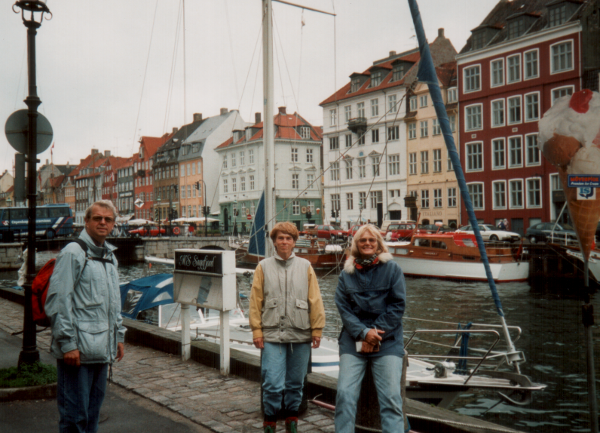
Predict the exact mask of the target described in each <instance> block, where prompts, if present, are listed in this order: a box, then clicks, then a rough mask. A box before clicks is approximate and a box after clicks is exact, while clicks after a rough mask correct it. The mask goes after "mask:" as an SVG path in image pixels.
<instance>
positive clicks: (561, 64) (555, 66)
mask: <svg viewBox="0 0 600 433" xmlns="http://www.w3.org/2000/svg"><path fill="white" fill-rule="evenodd" d="M550 50H551V53H552V54H551V56H552V66H551V72H552V73H553V74H555V73H557V72H563V71H569V70H571V69H573V42H572V41H569V42H563V43H562V44H556V45H552V47H551V48H550Z"/></svg>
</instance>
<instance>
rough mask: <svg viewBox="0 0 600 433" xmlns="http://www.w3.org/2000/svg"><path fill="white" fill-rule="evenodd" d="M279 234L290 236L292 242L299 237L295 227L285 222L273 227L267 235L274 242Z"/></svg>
mask: <svg viewBox="0 0 600 433" xmlns="http://www.w3.org/2000/svg"><path fill="white" fill-rule="evenodd" d="M279 232H281V233H283V234H286V235H290V236H291V237H292V238H294V242H296V241H297V240H298V236H299V235H300V233H298V229H297V228H296V226H295V225H294V224H292V223H291V222H287V221H286V222H282V223H277V224H275V227H273V230H271V233H270V234H269V236H271V240H272V241H273V242H275V239H277V234H278V233H279Z"/></svg>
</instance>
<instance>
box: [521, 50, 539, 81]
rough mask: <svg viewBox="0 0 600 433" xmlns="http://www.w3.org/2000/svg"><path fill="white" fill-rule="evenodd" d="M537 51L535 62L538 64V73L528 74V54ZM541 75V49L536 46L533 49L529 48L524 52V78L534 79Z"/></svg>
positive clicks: (525, 79)
mask: <svg viewBox="0 0 600 433" xmlns="http://www.w3.org/2000/svg"><path fill="white" fill-rule="evenodd" d="M529 53H536V57H535V64H536V74H535V75H531V76H529V75H527V64H528V62H527V54H529ZM539 77H540V50H539V48H534V49H533V50H527V51H524V52H523V80H524V81H527V80H534V79H536V78H539Z"/></svg>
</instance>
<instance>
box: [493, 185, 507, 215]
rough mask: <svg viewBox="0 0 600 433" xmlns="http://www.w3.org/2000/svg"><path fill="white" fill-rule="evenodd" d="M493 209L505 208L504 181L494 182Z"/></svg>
mask: <svg viewBox="0 0 600 433" xmlns="http://www.w3.org/2000/svg"><path fill="white" fill-rule="evenodd" d="M492 189H493V190H494V205H493V208H494V209H506V182H504V181H500V182H494V183H493V186H492Z"/></svg>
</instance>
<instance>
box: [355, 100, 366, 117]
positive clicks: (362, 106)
mask: <svg viewBox="0 0 600 433" xmlns="http://www.w3.org/2000/svg"><path fill="white" fill-rule="evenodd" d="M356 111H357V112H358V113H357V115H358V117H365V103H364V102H359V103H358V104H356Z"/></svg>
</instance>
